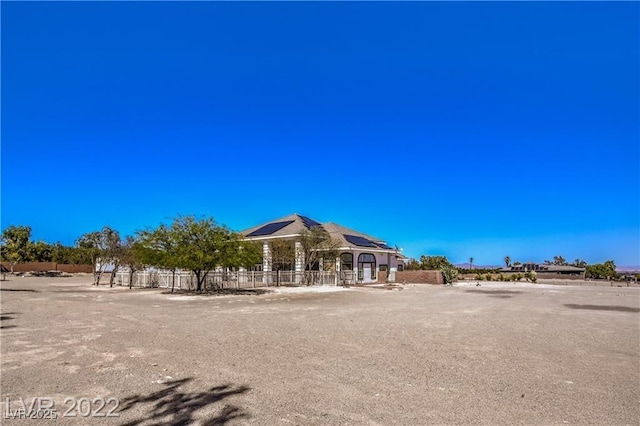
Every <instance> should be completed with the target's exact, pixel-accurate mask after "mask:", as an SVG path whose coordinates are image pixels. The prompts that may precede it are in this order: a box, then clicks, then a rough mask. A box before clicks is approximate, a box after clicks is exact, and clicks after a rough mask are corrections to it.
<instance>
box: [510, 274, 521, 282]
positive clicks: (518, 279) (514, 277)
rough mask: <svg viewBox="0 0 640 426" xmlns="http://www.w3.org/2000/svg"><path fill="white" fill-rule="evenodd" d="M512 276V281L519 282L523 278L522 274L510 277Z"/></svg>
mask: <svg viewBox="0 0 640 426" xmlns="http://www.w3.org/2000/svg"><path fill="white" fill-rule="evenodd" d="M512 276H513V280H514V281H520V280H521V279H522V278H523V275H522V274H515V275H512Z"/></svg>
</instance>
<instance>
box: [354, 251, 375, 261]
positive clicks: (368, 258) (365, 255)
mask: <svg viewBox="0 0 640 426" xmlns="http://www.w3.org/2000/svg"><path fill="white" fill-rule="evenodd" d="M358 263H376V257H375V256H374V255H372V254H371V253H361V254H360V256H358Z"/></svg>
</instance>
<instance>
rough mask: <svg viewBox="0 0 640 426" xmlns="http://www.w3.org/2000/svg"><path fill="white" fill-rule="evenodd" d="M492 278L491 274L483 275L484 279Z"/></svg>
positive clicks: (489, 279)
mask: <svg viewBox="0 0 640 426" xmlns="http://www.w3.org/2000/svg"><path fill="white" fill-rule="evenodd" d="M492 279H493V276H492V275H491V274H487V275H485V280H487V281H491V280H492Z"/></svg>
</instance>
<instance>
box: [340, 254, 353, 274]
mask: <svg viewBox="0 0 640 426" xmlns="http://www.w3.org/2000/svg"><path fill="white" fill-rule="evenodd" d="M340 270H341V271H353V253H342V254H341V255H340Z"/></svg>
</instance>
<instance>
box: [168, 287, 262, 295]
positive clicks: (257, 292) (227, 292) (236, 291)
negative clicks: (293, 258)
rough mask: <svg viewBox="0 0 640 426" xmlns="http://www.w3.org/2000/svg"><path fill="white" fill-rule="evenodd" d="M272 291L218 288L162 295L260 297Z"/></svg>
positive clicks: (176, 291) (178, 291) (180, 291)
mask: <svg viewBox="0 0 640 426" xmlns="http://www.w3.org/2000/svg"><path fill="white" fill-rule="evenodd" d="M271 292H272V291H271V290H267V289H264V288H218V289H211V290H202V291H196V290H175V291H174V292H173V293H172V292H171V291H170V290H168V291H163V292H162V294H181V295H189V296H222V295H235V296H259V295H261V294H267V293H271Z"/></svg>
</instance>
